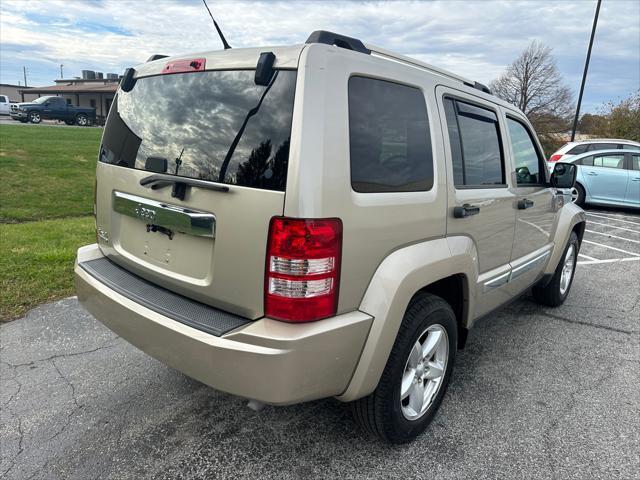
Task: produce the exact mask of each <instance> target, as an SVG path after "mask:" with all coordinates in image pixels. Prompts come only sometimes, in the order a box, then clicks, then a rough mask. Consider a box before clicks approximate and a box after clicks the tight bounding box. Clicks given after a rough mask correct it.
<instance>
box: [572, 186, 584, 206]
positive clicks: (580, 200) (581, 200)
mask: <svg viewBox="0 0 640 480" xmlns="http://www.w3.org/2000/svg"><path fill="white" fill-rule="evenodd" d="M575 189H576V191H577V192H578V198H577V199H576V201H575V204H576V205H578V206H579V207H584V199H585V198H586V193H585V191H584V187H583V186H582V185H580V184H579V183H576V185H575Z"/></svg>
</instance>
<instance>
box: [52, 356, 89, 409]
mask: <svg viewBox="0 0 640 480" xmlns="http://www.w3.org/2000/svg"><path fill="white" fill-rule="evenodd" d="M51 364H52V365H53V368H55V369H56V372H58V375H60V378H62V380H64V382H65V383H66V384H67V385H69V387H70V388H71V399H72V400H73V403H75V405H76V407H77V408H81V407H82V405H80V404H79V403H78V399H77V398H76V387H75V386H74V385H73V383H72V382H71V380H69V379H68V378H67V377H66V375H64V374H63V373H62V372H61V371H60V368H59V367H58V365H57V364H56V362H55V359H51Z"/></svg>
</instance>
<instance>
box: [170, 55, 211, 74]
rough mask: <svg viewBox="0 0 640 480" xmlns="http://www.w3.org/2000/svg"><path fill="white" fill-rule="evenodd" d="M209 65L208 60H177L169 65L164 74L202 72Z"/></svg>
mask: <svg viewBox="0 0 640 480" xmlns="http://www.w3.org/2000/svg"><path fill="white" fill-rule="evenodd" d="M206 63H207V59H206V58H192V59H190V60H176V61H174V62H169V63H167V64H166V65H165V66H164V68H163V69H162V73H184V72H201V71H202V70H204V67H205V65H206Z"/></svg>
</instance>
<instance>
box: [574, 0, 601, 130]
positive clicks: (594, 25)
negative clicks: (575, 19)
mask: <svg viewBox="0 0 640 480" xmlns="http://www.w3.org/2000/svg"><path fill="white" fill-rule="evenodd" d="M600 3H602V0H598V4H597V5H596V14H595V16H594V17H593V27H591V38H590V39H589V49H588V50H587V59H586V61H585V62H584V72H583V73H582V83H581V84H580V94H579V95H578V105H577V107H576V116H575V118H574V119H573V128H572V129H571V141H572V142H573V140H574V139H575V138H576V128H577V127H578V118H579V117H580V104H581V103H582V94H583V93H584V84H585V82H586V81H587V71H588V70H589V60H590V59H591V48H592V47H593V37H595V35H596V25H597V24H598V15H599V14H600Z"/></svg>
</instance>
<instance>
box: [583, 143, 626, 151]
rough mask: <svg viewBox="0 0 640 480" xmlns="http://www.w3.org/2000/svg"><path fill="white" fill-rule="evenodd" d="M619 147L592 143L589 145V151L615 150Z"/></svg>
mask: <svg viewBox="0 0 640 480" xmlns="http://www.w3.org/2000/svg"><path fill="white" fill-rule="evenodd" d="M618 147H619V145H618V144H617V143H592V144H591V145H589V151H590V152H593V151H594V150H615V149H617V148H618Z"/></svg>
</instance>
